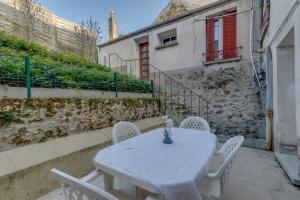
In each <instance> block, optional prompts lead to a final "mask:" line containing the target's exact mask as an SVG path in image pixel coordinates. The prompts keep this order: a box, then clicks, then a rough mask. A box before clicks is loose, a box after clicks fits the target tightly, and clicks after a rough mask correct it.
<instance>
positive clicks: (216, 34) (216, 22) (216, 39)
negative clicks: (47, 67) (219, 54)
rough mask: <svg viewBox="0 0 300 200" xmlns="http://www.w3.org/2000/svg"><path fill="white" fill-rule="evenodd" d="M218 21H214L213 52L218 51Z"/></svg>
mask: <svg viewBox="0 0 300 200" xmlns="http://www.w3.org/2000/svg"><path fill="white" fill-rule="evenodd" d="M219 32H220V31H219V19H215V50H216V51H218V50H219V41H220V38H219Z"/></svg>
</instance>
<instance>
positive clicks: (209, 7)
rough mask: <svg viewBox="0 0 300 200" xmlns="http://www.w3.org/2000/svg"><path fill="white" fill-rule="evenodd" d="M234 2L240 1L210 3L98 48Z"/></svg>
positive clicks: (224, 0)
mask: <svg viewBox="0 0 300 200" xmlns="http://www.w3.org/2000/svg"><path fill="white" fill-rule="evenodd" d="M234 1H238V0H219V1H216V2H214V3H210V4H207V5H205V6H201V7H199V8H196V9H193V10H191V11H189V12H186V13H183V14H180V15H178V16H175V17H172V18H170V19H167V20H165V21H163V22H159V23H154V24H152V25H150V26H147V27H144V28H141V29H139V30H136V31H133V32H131V33H128V34H126V35H123V36H120V37H118V38H116V39H114V40H110V41H107V42H104V43H102V44H99V45H98V46H99V47H105V46H107V45H110V44H114V43H117V42H119V41H121V40H125V39H128V38H130V37H133V36H136V35H139V34H142V33H146V32H149V31H151V30H155V29H157V28H161V27H164V26H167V25H170V24H173V23H175V22H178V21H181V20H183V19H186V18H189V17H192V16H193V15H195V14H197V13H202V12H205V11H208V10H210V9H212V8H215V7H218V6H222V5H224V4H228V3H231V2H234Z"/></svg>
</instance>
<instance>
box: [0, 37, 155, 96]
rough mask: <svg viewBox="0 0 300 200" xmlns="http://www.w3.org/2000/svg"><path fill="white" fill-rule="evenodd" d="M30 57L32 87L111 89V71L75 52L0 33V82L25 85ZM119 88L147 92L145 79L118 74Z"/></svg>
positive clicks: (148, 88) (120, 89)
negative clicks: (26, 69)
mask: <svg viewBox="0 0 300 200" xmlns="http://www.w3.org/2000/svg"><path fill="white" fill-rule="evenodd" d="M26 55H29V56H30V66H31V76H32V85H33V87H45V88H79V89H98V90H114V84H113V71H112V70H111V69H109V68H106V67H104V66H100V65H98V64H96V63H92V62H89V61H87V60H86V59H84V58H82V57H78V56H74V55H68V54H62V53H58V52H50V51H48V50H47V49H46V48H44V47H42V46H40V45H37V44H35V43H28V42H26V41H24V40H21V39H18V38H16V37H12V36H8V35H6V34H5V33H3V32H0V84H6V85H11V86H18V87H20V86H25V85H26V76H25V68H24V63H23V60H24V56H26ZM118 83H119V91H129V92H149V90H150V84H149V83H148V82H145V81H142V80H136V79H130V78H129V77H128V76H126V75H122V74H118Z"/></svg>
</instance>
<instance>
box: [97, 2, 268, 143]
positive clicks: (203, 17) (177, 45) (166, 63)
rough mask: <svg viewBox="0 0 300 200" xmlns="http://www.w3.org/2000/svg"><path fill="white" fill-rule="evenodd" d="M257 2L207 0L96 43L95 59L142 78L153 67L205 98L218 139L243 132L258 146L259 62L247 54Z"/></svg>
mask: <svg viewBox="0 0 300 200" xmlns="http://www.w3.org/2000/svg"><path fill="white" fill-rule="evenodd" d="M168 6H169V5H168ZM252 6H253V8H254V9H252ZM260 6H261V1H259V0H254V1H253V4H252V1H249V0H219V1H212V2H207V1H206V2H205V4H203V5H200V6H199V7H197V8H195V9H193V10H191V11H189V12H185V13H181V12H179V15H178V16H174V17H171V18H168V19H166V20H164V21H162V22H156V23H154V24H152V25H150V26H149V27H145V28H143V29H141V30H137V31H135V32H133V33H129V34H127V35H124V36H121V37H119V38H116V39H113V40H109V41H107V42H105V43H102V44H100V45H99V49H98V51H99V55H98V58H99V62H100V63H101V64H103V65H106V66H109V67H111V68H115V69H116V68H117V67H118V70H119V71H121V72H123V73H124V72H125V73H127V74H130V75H132V74H133V75H134V76H136V77H137V78H141V79H146V80H149V79H151V78H152V79H153V71H152V72H151V67H150V66H152V67H153V66H154V67H155V68H157V69H159V70H161V71H162V72H164V73H165V74H168V75H169V76H170V77H172V78H173V79H174V80H176V81H178V82H179V83H181V84H182V85H184V86H185V87H186V88H189V89H191V90H192V91H193V92H195V93H197V94H199V95H201V96H202V97H204V98H206V99H207V100H208V101H209V105H208V109H207V111H205V113H204V114H207V115H208V118H209V123H210V125H211V127H212V128H213V130H214V131H215V132H216V133H217V134H218V135H219V136H220V138H223V137H224V138H228V137H230V136H232V135H237V134H242V135H245V136H246V137H247V138H248V140H247V142H246V143H248V145H249V146H259V147H262V148H263V147H264V144H265V89H264V86H263V82H260V81H261V80H260V79H261V76H263V74H264V66H263V64H262V63H261V62H260V60H261V59H260V55H259V54H258V53H256V54H254V55H253V56H251V54H250V51H251V49H252V48H253V49H257V48H258V47H259V43H258V42H257V41H258V38H259V37H260V35H261V34H260V31H261V29H260V24H261V20H262V16H261V11H260V9H259V8H260ZM252 11H253V13H252ZM252 14H253V15H252ZM252 29H253V30H254V31H252V33H253V37H250V35H251V34H250V33H251V30H252ZM250 40H251V42H250ZM250 43H251V45H250ZM129 63H130V64H129ZM131 63H135V64H134V66H132V64H131ZM128 65H130V67H128ZM254 72H255V73H254ZM151 74H152V76H151ZM154 74H155V73H154ZM253 74H255V76H254V75H253ZM154 79H155V77H154ZM258 81H259V82H258ZM170 88H172V84H171V86H170ZM158 89H159V88H158ZM159 90H160V89H159ZM178 93H180V95H181V96H182V95H183V93H184V92H182V91H181V92H178ZM195 100H196V99H192V101H193V102H194V101H195ZM182 101H183V100H182ZM196 101H197V100H196ZM199 104H200V103H199ZM199 107H200V106H199ZM202 110H203V109H202Z"/></svg>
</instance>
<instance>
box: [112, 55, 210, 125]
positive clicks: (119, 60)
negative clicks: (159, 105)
mask: <svg viewBox="0 0 300 200" xmlns="http://www.w3.org/2000/svg"><path fill="white" fill-rule="evenodd" d="M112 56H116V58H117V60H116V64H117V65H116V66H115V68H116V71H119V72H121V73H123V72H122V66H126V74H127V72H128V69H127V67H128V66H127V64H128V63H129V65H130V68H129V71H130V72H129V73H130V74H129V75H130V76H132V74H131V73H132V69H131V68H132V63H134V66H135V67H137V65H136V64H137V62H140V61H141V60H143V59H123V58H122V57H121V56H120V55H119V54H117V53H110V54H109V66H110V67H111V58H112ZM124 63H125V65H123V64H124ZM147 65H149V80H150V79H151V73H150V72H151V70H153V72H154V73H153V79H154V80H153V81H154V88H153V90H155V81H156V74H157V76H158V80H159V83H158V90H159V91H158V95H159V98H160V99H161V93H162V92H161V90H162V87H161V86H162V84H161V76H163V77H162V78H164V79H165V80H164V84H165V85H164V90H165V95H164V99H165V107H166V98H167V97H166V94H167V91H168V89H167V80H169V81H171V83H170V87H171V94H170V95H171V108H172V107H173V104H175V103H173V100H174V101H176V99H173V95H174V94H173V87H175V86H177V93H178V94H179V92H178V88H179V87H180V88H182V90H183V104H179V103H178V102H179V96H177V103H178V105H184V106H187V105H188V104H190V105H189V106H190V112H191V114H192V113H193V105H195V104H196V105H195V106H197V101H195V102H193V97H196V98H198V103H199V104H198V105H199V111H198V112H199V115H200V113H201V111H200V107H201V105H200V104H201V100H202V101H204V102H205V104H206V118H207V119H208V103H209V101H208V100H207V99H205V98H204V97H202V96H201V95H199V94H197V93H195V92H194V91H192V90H191V89H189V88H187V87H186V86H184V85H183V84H181V83H179V82H178V81H176V80H175V79H174V78H173V77H171V76H170V75H168V74H166V73H165V72H163V71H161V70H160V69H158V68H157V67H156V66H154V65H152V64H150V63H149V64H147ZM120 67H121V69H120V70H119V68H120ZM127 75H128V74H127ZM153 93H155V92H154V91H153ZM178 94H177V95H178ZM186 94H190V97H191V101H190V103H187V101H186V97H189V96H186ZM193 103H194V104H193ZM187 107H188V106H187Z"/></svg>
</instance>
